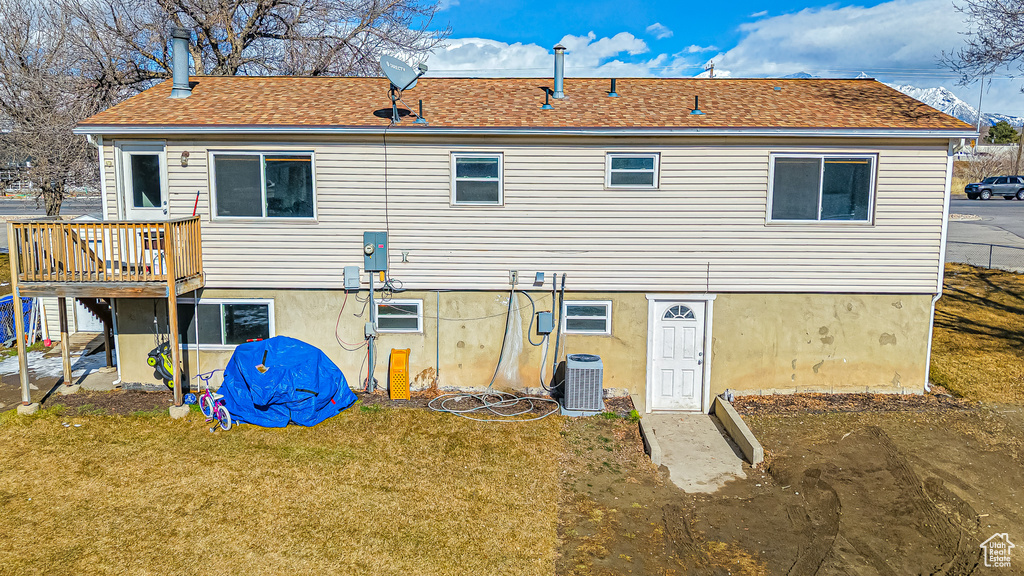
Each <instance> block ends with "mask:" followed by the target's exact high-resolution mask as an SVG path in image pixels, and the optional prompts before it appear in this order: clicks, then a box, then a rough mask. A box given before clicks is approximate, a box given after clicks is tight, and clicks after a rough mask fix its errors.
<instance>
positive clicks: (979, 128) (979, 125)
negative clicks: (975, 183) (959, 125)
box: [974, 76, 985, 151]
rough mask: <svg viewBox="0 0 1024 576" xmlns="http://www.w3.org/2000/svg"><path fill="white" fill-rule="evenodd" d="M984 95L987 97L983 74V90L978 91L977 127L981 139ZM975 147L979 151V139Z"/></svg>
mask: <svg viewBox="0 0 1024 576" xmlns="http://www.w3.org/2000/svg"><path fill="white" fill-rule="evenodd" d="M984 97H985V77H984V76H982V77H981V90H979V91H978V125H977V129H978V138H979V139H980V138H981V101H982V99H984ZM974 149H975V151H977V149H978V140H977V139H976V140H975V141H974Z"/></svg>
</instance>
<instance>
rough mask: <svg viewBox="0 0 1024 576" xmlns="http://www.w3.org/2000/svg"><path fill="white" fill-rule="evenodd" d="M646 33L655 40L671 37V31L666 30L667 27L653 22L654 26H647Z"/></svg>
mask: <svg viewBox="0 0 1024 576" xmlns="http://www.w3.org/2000/svg"><path fill="white" fill-rule="evenodd" d="M647 33H648V34H650V35H651V36H654V38H655V39H657V40H661V39H663V38H671V37H672V31H671V30H669V29H668V26H665V25H664V24H662V23H661V22H655V23H654V24H651V25H650V26H648V27H647Z"/></svg>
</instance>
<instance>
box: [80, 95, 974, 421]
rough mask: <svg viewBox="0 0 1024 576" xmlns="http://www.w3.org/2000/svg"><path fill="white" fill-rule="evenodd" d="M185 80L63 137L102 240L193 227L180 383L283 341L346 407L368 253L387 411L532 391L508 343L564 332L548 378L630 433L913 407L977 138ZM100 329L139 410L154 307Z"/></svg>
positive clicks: (795, 102)
mask: <svg viewBox="0 0 1024 576" xmlns="http://www.w3.org/2000/svg"><path fill="white" fill-rule="evenodd" d="M191 80H192V83H191V88H192V89H191V94H190V95H188V97H186V98H169V97H168V96H169V95H170V92H171V82H170V81H168V82H166V83H163V84H160V85H158V86H156V87H154V88H152V89H150V90H148V91H146V92H144V93H142V94H140V95H138V96H135V97H133V98H131V99H129V100H127V101H126V102H124V103H122V104H120V105H118V106H115V107H113V108H111V109H110V110H107V111H105V112H103V113H101V114H99V115H97V116H95V117H93V118H90V119H89V120H87V121H85V122H83V123H82V124H80V125H79V127H78V129H77V131H78V132H79V133H82V134H88V135H90V137H92V138H94V139H95V140H96V141H97V143H98V145H99V154H100V163H101V167H102V172H103V210H104V218H105V219H107V220H108V221H142V220H145V221H160V220H167V219H172V220H173V219H178V218H190V217H191V216H192V214H193V212H195V214H196V215H197V216H198V222H199V224H200V227H201V252H202V254H201V261H202V262H201V264H202V272H203V274H204V281H203V283H202V287H201V288H200V289H198V290H196V291H194V292H188V293H184V294H182V295H181V296H180V297H179V298H178V299H177V316H178V323H177V324H178V326H179V327H180V333H181V335H182V336H181V338H180V339H181V340H183V341H185V344H184V346H183V348H182V350H183V352H184V353H183V354H182V363H183V368H184V370H185V374H186V376H185V377H186V378H190V377H192V376H194V375H195V374H196V373H198V372H200V371H207V370H210V369H213V368H219V367H223V366H224V365H225V363H226V362H227V359H228V357H229V356H230V353H231V351H232V349H233V347H234V346H235V345H237V344H238V343H241V342H244V341H246V340H249V339H253V338H266V337H270V336H274V335H286V336H291V337H295V338H298V339H301V340H304V341H306V342H309V343H311V344H314V345H316V346H318V347H320V348H322V349H323V350H324V351H325V352H327V354H328V355H329V356H330V357H331V358H332V360H334V361H335V362H336V363H337V364H338V366H339V367H340V368H341V369H342V371H343V372H344V373H345V375H346V376H347V378H348V380H349V383H350V385H352V386H353V387H361V386H362V383H363V380H364V379H365V377H366V374H367V365H366V362H367V347H366V346H365V345H364V343H365V341H364V329H365V324H366V323H367V322H368V321H370V320H371V310H370V309H369V308H370V302H369V300H368V289H369V280H370V274H368V273H366V272H365V271H364V270H362V269H360V270H359V272H360V276H359V277H360V279H361V287H360V289H359V290H358V291H355V290H349V291H346V290H345V289H344V285H343V280H344V278H343V276H344V274H343V270H344V268H345V267H346V266H359V267H360V268H362V264H363V256H364V253H363V251H364V245H363V234H364V232H367V231H380V232H387V244H386V256H387V260H388V272H387V275H386V280H387V284H386V285H385V286H384V289H383V290H381V279H380V278H378V277H377V275H376V274H375V275H374V282H375V284H376V286H375V287H376V288H377V290H376V292H375V303H374V306H375V311H376V315H375V317H376V322H377V331H378V337H377V338H376V340H375V343H376V344H375V346H376V358H375V365H376V375H377V378H378V379H379V380H380V381H381V382H382V383H383V382H384V381H385V380H386V373H387V361H388V357H389V353H390V351H391V350H392V349H410V350H411V361H410V372H411V376H412V383H413V386H414V388H415V387H426V386H428V385H431V384H433V383H435V382H436V383H437V384H438V385H440V386H442V387H459V388H472V387H482V386H486V385H487V384H488V382H489V381H490V380H491V378H492V376H493V374H494V371H495V364H496V362H497V361H498V358H499V356H500V355H502V349H503V346H504V348H505V354H504V362H505V363H507V364H510V365H511V366H512V368H511V369H510V370H503V371H502V373H504V374H505V375H504V376H501V377H500V378H499V379H498V382H496V384H497V385H498V386H500V387H509V388H539V387H540V384H541V382H540V371H541V364H542V352H541V347H536V346H531V345H530V343H529V342H527V339H528V338H529V339H532V342H534V343H535V342H538V340H539V336H538V335H537V333H536V317H535V315H534V312H535V311H539V310H552V309H555V311H556V317H559V318H560V319H561V322H560V323H561V329H562V333H563V336H562V337H561V343H562V347H563V349H564V353H566V354H572V353H590V354H596V355H598V356H600V357H601V359H602V361H603V366H604V386H605V388H606V389H609V390H610V391H611V392H613V393H626V392H629V393H632V394H636V395H638V396H639V397H640V399H641V401H642V404H643V406H641V407H640V408H641V409H643V410H646V411H655V410H694V411H696V410H703V411H707V410H708V409H709V407H710V399H711V397H712V396H714V395H716V394H719V393H721V392H723V391H725V390H726V389H731V390H734V391H736V393H737V394H741V393H778V392H797V391H826V392H863V391H875V392H901V393H903V392H906V393H919V392H921V391H922V390H923V388H924V386H925V382H926V379H927V373H928V355H929V341H930V332H931V319H932V314H933V298H934V297H935V296H936V294H937V293H938V291H939V290H940V287H941V282H942V261H943V258H942V253H943V243H944V237H945V220H946V214H947V202H946V199H947V197H948V194H947V193H948V189H949V184H950V172H951V165H952V160H951V159H952V156H951V151H952V147H953V145H954V143H955V142H959V140H960V139H961V138H965V137H970V136H972V135H973V133H974V131H973V129H972V128H971V127H970V126H968V125H966V124H964V123H962V122H960V121H958V120H956V119H953V118H951V117H949V116H946V115H944V114H941V113H940V112H938V111H936V110H934V109H931V108H929V107H927V106H925V105H923V104H921V103H918V102H916V101H914V100H912V99H910V98H909V97H906V96H904V95H902V94H899V93H898V92H896V91H894V90H891V89H889V88H887V87H885V86H884V85H882V84H880V83H878V82H875V81H871V80H817V79H806V80H804V79H800V80H732V79H674V80H666V79H619V80H618V82H617V88H616V92H617V94H618V95H617V97H610V96H609V83H608V80H602V79H566V80H565V83H564V91H565V98H564V99H558V100H551V102H552V106H553V109H550V110H546V109H542V108H541V106H542V105H543V103H544V100H545V92H546V91H547V90H548V89H549V85H550V84H551V80H550V79H536V78H534V79H524V78H518V79H444V78H442V79H431V78H423V79H421V80H420V82H419V85H418V86H417V87H416V89H415V90H411V91H407V92H406V94H405V97H406V98H415V99H421V100H422V102H423V116H424V119H425V120H426V122H425V123H414V122H413V119H414V117H415V115H408V116H406V117H405V118H404V119H403V121H402V122H399V123H396V124H392V123H391V122H390V121H389V119H388V118H389V117H390V112H391V108H390V101H389V100H388V98H387V89H388V83H387V81H386V80H382V79H365V78H252V77H232V78H214V77H194V78H192V79H191ZM695 96H697V97H699V107H700V109H699V110H695V104H694V97H695ZM414 108H415V106H414ZM197 236H198V234H197ZM513 273H514V275H515V283H514V284H513V283H512V276H513ZM541 274H543V278H541ZM563 278H564V279H565V284H564V285H565V292H564V303H563V305H562V307H561V308H558V304H557V302H558V300H561V299H562V296H560V295H555V296H553V294H552V288H553V287H554V286H555V283H556V281H557V285H558V287H561V283H562V279H563ZM527 295H529V296H530V297H531V298H532V303H531V300H530V299H529V298H527ZM510 297H511V298H512V300H513V305H514V306H513V310H514V312H515V314H513V316H512V322H513V324H514V325H515V324H519V325H521V329H520V330H511V331H508V332H509V333H510V334H511V335H512V338H511V339H512V340H517V339H521V340H522V342H521V343H520V344H519V345H518V346H516V345H514V344H515V342H507V341H506V340H508V339H509V338H508V337H506V329H505V327H506V317H507V310H508V306H509V299H510ZM114 310H115V318H116V321H115V322H116V332H117V334H116V341H117V356H118V365H119V370H120V374H121V378H122V380H123V381H124V382H142V383H145V382H149V383H153V382H155V381H156V380H155V378H154V372H153V369H152V368H151V367H149V366H148V365H147V364H146V357H147V353H148V352H149V351H150V350H151V349H153V348H154V346H155V345H156V343H158V342H159V341H160V340H161V338H166V336H162V335H163V334H167V333H169V332H171V330H170V329H169V326H168V310H167V301H166V300H165V299H162V298H146V297H132V298H116V299H115V300H114ZM559 310H561V314H558V313H557V312H558V311H559ZM154 318H157V319H158V321H157V322H156V325H154ZM531 326H532V329H531ZM197 338H198V346H197V345H196V340H197ZM553 340H554V338H553V337H552V346H553V344H554V342H553ZM517 349H518V351H517ZM551 358H552V356H551V355H550V354H549V355H548V357H547V363H550V362H551ZM547 373H548V375H550V374H551V370H550V368H548V370H547Z"/></svg>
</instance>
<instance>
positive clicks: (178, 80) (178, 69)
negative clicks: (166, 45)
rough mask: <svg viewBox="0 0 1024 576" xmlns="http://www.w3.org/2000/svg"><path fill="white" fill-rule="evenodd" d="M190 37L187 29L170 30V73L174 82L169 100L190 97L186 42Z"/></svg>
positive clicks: (190, 34) (190, 87)
mask: <svg viewBox="0 0 1024 576" xmlns="http://www.w3.org/2000/svg"><path fill="white" fill-rule="evenodd" d="M191 37H192V33H191V32H190V31H189V30H188V28H174V29H172V30H171V65H172V67H171V73H172V79H173V80H174V85H173V86H172V87H171V98H188V97H189V96H191V95H192V86H191V85H190V84H189V79H188V41H189V39H190V38H191Z"/></svg>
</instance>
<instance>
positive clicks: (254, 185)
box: [211, 152, 316, 218]
mask: <svg viewBox="0 0 1024 576" xmlns="http://www.w3.org/2000/svg"><path fill="white" fill-rule="evenodd" d="M211 159H212V161H211V166H212V168H211V180H212V184H213V190H214V194H213V197H214V205H215V206H214V214H215V215H216V217H217V218H315V217H316V195H315V193H314V191H313V181H314V176H313V154H312V153H311V152H293V153H292V152H267V153H263V152H215V153H213V154H211Z"/></svg>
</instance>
